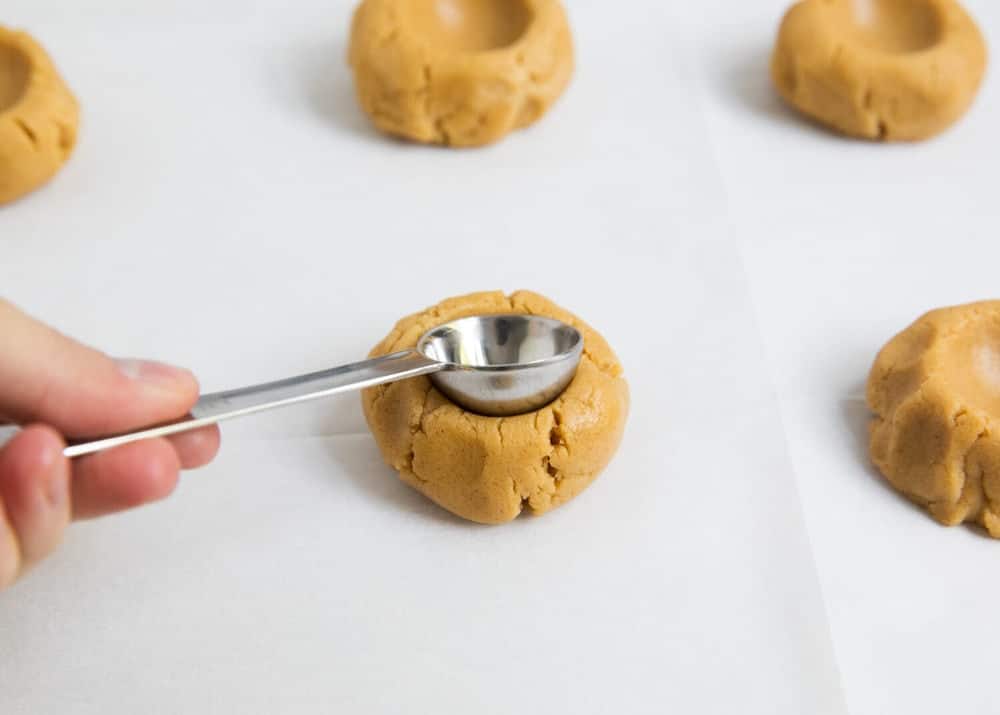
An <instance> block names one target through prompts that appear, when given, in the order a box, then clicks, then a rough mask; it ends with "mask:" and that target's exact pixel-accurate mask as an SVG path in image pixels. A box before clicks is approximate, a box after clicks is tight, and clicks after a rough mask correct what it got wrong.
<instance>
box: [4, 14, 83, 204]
mask: <svg viewBox="0 0 1000 715" xmlns="http://www.w3.org/2000/svg"><path fill="white" fill-rule="evenodd" d="M79 117H80V111H79V107H78V105H77V103H76V100H75V99H74V98H73V95H72V94H70V91H69V89H68V88H67V87H66V85H65V84H64V83H63V81H62V78H61V77H59V73H58V72H56V68H55V66H54V65H53V64H52V61H51V60H50V59H49V57H48V55H47V54H46V53H45V50H43V49H42V48H41V46H40V45H39V44H38V43H37V42H35V41H34V40H33V39H32V38H31V36H30V35H28V34H27V33H24V32H13V31H11V30H7V29H4V28H3V27H0V204H4V203H7V202H10V201H13V200H14V199H17V198H20V197H21V196H23V195H24V194H27V193H28V192H30V191H33V190H34V189H37V188H38V187H39V186H41V185H42V184H44V183H45V182H46V181H48V180H49V179H51V178H52V176H54V175H55V173H56V172H57V171H58V170H59V168H60V167H61V166H62V165H63V163H64V162H65V161H66V159H67V158H68V157H69V155H70V152H72V151H73V146H74V145H75V144H76V130H77V126H78V124H79Z"/></svg>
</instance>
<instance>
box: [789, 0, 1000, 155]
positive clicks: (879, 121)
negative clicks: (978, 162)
mask: <svg viewBox="0 0 1000 715" xmlns="http://www.w3.org/2000/svg"><path fill="white" fill-rule="evenodd" d="M986 54H987V53H986V43H985V41H984V40H983V36H982V34H981V33H980V31H979V28H978V27H977V26H976V24H975V22H974V21H973V20H972V18H970V17H969V15H968V14H967V13H966V12H965V10H964V9H962V7H961V6H960V5H959V4H958V3H957V2H955V0H803V1H802V2H799V3H798V4H796V5H794V6H793V7H792V8H791V9H790V10H789V11H788V13H787V14H786V15H785V18H784V20H782V23H781V27H780V29H779V31H778V39H777V43H776V45H775V48H774V53H773V55H772V58H771V77H772V80H773V82H774V85H775V87H777V89H778V92H779V94H780V95H781V96H782V97H783V98H784V99H785V100H786V101H787V102H788V103H789V104H791V105H792V106H793V107H795V108H796V109H798V110H799V111H800V112H802V113H803V114H805V115H806V116H808V117H811V118H812V119H815V120H817V121H819V122H821V123H823V124H826V125H827V126H829V127H831V128H833V129H835V130H837V131H839V132H842V133H844V134H848V135H850V136H855V137H862V138H867V139H879V140H919V139H926V138H928V137H931V136H933V135H935V134H937V133H938V132H941V131H942V130H944V129H945V128H946V127H948V126H949V125H951V124H952V123H953V122H955V121H956V120H958V119H959V117H961V116H962V114H964V113H965V111H966V110H967V109H968V107H969V105H970V104H972V100H973V99H974V98H975V95H976V92H977V91H978V89H979V85H980V82H981V81H982V78H983V74H984V72H985V70H986Z"/></svg>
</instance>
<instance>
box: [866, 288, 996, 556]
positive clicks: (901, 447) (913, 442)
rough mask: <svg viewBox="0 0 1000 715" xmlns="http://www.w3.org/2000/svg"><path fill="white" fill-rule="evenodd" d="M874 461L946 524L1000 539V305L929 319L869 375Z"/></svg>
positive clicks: (889, 349)
mask: <svg viewBox="0 0 1000 715" xmlns="http://www.w3.org/2000/svg"><path fill="white" fill-rule="evenodd" d="M868 405H869V406H870V407H871V409H872V410H873V411H874V413H875V418H874V421H873V423H872V430H871V456H872V459H873V461H874V462H875V464H876V465H877V466H878V468H879V470H880V471H881V472H882V474H884V475H885V477H886V478H887V479H888V480H889V482H890V483H891V484H892V485H893V486H894V487H895V488H896V489H898V490H899V491H901V492H902V493H903V494H905V495H906V496H907V497H909V498H910V499H912V500H913V501H915V502H916V503H918V504H920V505H922V506H924V507H925V508H927V510H928V511H929V512H930V513H931V515H932V516H933V517H934V518H935V519H937V520H938V521H940V522H941V523H942V524H947V525H953V524H959V523H961V522H964V521H972V522H976V523H979V524H981V525H983V526H984V527H985V528H986V530H987V531H988V532H989V534H990V535H991V536H993V537H995V538H1000V431H998V429H997V428H998V426H1000V301H987V302H982V303H972V304H970V305H962V306H958V307H955V308H942V309H940V310H934V311H931V312H930V313H927V314H926V315H924V316H923V317H921V318H920V319H918V320H917V321H916V322H915V323H913V325H911V326H910V327H908V328H907V329H906V330H904V331H903V332H901V333H900V334H899V335H897V336H896V337H894V338H893V339H892V340H891V341H889V343H888V344H887V345H886V346H885V347H884V348H883V349H882V351H881V352H880V353H879V355H878V358H877V359H876V360H875V365H874V367H872V371H871V375H870V376H869V378H868Z"/></svg>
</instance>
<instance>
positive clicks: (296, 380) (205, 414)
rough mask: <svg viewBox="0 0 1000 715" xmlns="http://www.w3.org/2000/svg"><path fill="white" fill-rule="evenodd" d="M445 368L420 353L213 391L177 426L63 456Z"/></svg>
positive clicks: (79, 447)
mask: <svg viewBox="0 0 1000 715" xmlns="http://www.w3.org/2000/svg"><path fill="white" fill-rule="evenodd" d="M444 367H445V365H444V363H440V362H437V361H436V360H431V359H430V358H428V357H425V356H423V355H421V354H420V353H418V352H417V351H416V350H406V351H403V352H399V353H393V354H392V355H386V356H384V357H378V358H375V359H373V360H364V361H362V362H356V363H351V364H350V365H342V366H341V367H335V368H331V369H330V370H322V371H320V372H312V373H309V374H307V375H299V376H298V377H289V378H286V379H284V380H278V381H276V382H265V383H263V384H260V385H251V386H249V387H240V388H237V389H235V390H227V391H225V392H213V393H211V394H207V395H202V396H201V398H200V399H199V400H198V402H197V403H196V404H195V406H194V408H192V410H191V414H190V415H189V416H188V417H185V418H183V419H180V420H177V421H176V422H168V423H166V424H160V425H154V426H152V427H147V428H145V429H140V430H137V431H135V432H127V433H125V434H119V435H112V436H109V437H102V438H101V439H96V440H93V441H90V442H78V443H75V444H70V445H69V446H68V447H66V449H65V450H63V454H64V455H66V456H67V457H79V456H81V455H84V454H91V453H92V452H99V451H101V450H103V449H109V448H111V447H117V446H119V445H122V444H127V443H129V442H136V441H138V440H142V439H149V438H151V437H163V436H165V435H169V434H177V433H178V432H187V431H188V430H193V429H198V428H199V427H204V426H205V425H210V424H215V423H216V422H220V421H222V420H227V419H230V418H232V417H242V416H243V415H249V414H252V413H254V412H260V411H262V410H269V409H271V408H274V407H283V406H285V405H291V404H294V403H296V402H304V401H306V400H314V399H316V398H317V397H327V396H329V395H335V394H337V393H339V392H347V391H348V390H360V389H362V388H365V387H373V386H374V385H381V384H383V383H386V382H395V381H396V380H403V379H406V378H408V377H417V376H418V375H429V374H430V373H432V372H437V371H438V370H441V369H442V368H444Z"/></svg>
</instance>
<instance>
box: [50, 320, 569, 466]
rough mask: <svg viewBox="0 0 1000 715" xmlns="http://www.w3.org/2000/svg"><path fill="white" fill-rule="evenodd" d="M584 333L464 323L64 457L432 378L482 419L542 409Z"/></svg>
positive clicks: (559, 386) (557, 389) (238, 394)
mask: <svg viewBox="0 0 1000 715" xmlns="http://www.w3.org/2000/svg"><path fill="white" fill-rule="evenodd" d="M582 353H583V336H582V335H580V332H579V331H578V330H576V328H573V327H571V326H569V325H566V324H565V323H563V322H560V321H558V320H553V319H552V318H541V317H538V316H534V315H480V316H474V317H471V318H461V319H459V320H454V321H452V322H450V323H445V324H444V325H440V326H438V327H436V328H434V329H433V330H430V331H428V332H427V333H425V334H424V335H423V336H422V337H421V338H420V340H419V342H418V343H417V347H416V349H413V350H404V351H403V352H398V353H393V354H392V355H386V356H384V357H379V358H375V359H373V360H364V361H363V362H356V363H352V364H350V365H343V366H342V367H335V368H332V369H330V370H323V371H321V372H313V373H309V374H308V375H299V376H298V377H290V378H287V379H285V380H278V381H277V382H268V383H264V384H262V385H252V386H250V387H241V388H239V389H236V390H227V391H226V392H215V393H212V394H208V395H202V396H201V398H200V399H199V400H198V402H197V404H195V406H194V408H193V409H192V410H191V415H190V416H189V417H186V418H184V419H182V420H178V421H176V422H170V423H167V424H162V425H157V426H154V427H149V428H147V429H141V430H137V431H135V432H128V433H126V434H119V435H114V436H111V437H104V438H101V439H97V440H93V441H90V442H81V443H77V444H71V445H70V446H68V447H67V448H66V449H65V450H64V451H63V454H65V455H66V456H67V457H78V456H80V455H83V454H90V453H92V452H98V451H100V450H103V449H109V448H110V447H117V446H118V445H122V444H126V443H128V442H135V441H137V440H141V439H149V438H151V437H163V436H165V435H169V434H176V433H178V432H186V431H188V430H192V429H197V428H199V427H204V426H205V425H210V424H214V423H216V422H220V421H222V420H226V419H230V418H232V417H241V416H242V415H249V414H252V413H254V412H260V411H262V410H268V409H271V408H273V407H282V406H284V405H291V404H294V403H296V402H304V401H305V400H312V399H315V398H317V397H326V396H328V395H335V394H337V393H338V392H346V391H348V390H360V389H362V388H365V387H372V386H374V385H382V384H384V383H387V382H395V381H396V380H404V379H406V378H409V377H417V376H419V375H429V376H430V379H431V381H432V382H433V383H434V385H435V387H437V388H438V389H439V390H440V391H441V392H443V393H444V394H445V395H447V396H448V397H449V398H451V399H452V400H453V401H454V402H456V403H457V404H459V405H461V406H462V407H465V408H467V409H469V410H471V411H473V412H479V413H481V414H484V415H494V416H507V415H516V414H521V413H524V412H531V411H533V410H537V409H538V408H539V407H544V406H545V405H547V404H548V403H549V402H551V401H552V400H554V399H555V398H556V397H557V396H558V395H559V393H561V392H562V391H563V390H564V389H566V386H567V385H568V384H569V383H570V381H571V380H572V379H573V376H574V375H575V374H576V368H577V366H578V365H579V363H580V355H581V354H582Z"/></svg>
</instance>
